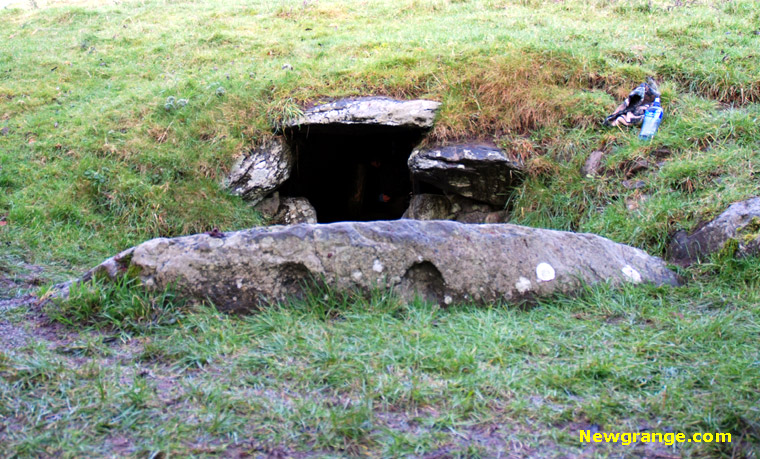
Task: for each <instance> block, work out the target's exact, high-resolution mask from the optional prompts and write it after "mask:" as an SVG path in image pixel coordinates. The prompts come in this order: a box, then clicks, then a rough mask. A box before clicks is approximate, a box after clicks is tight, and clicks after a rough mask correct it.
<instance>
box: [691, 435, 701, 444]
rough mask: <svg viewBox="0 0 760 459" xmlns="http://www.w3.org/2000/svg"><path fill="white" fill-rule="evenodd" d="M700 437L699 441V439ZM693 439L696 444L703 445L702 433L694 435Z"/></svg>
mask: <svg viewBox="0 0 760 459" xmlns="http://www.w3.org/2000/svg"><path fill="white" fill-rule="evenodd" d="M697 437H699V439H697ZM692 439H693V440H694V443H702V434H701V433H695V434H694V435H692Z"/></svg>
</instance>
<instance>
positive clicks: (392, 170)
mask: <svg viewBox="0 0 760 459" xmlns="http://www.w3.org/2000/svg"><path fill="white" fill-rule="evenodd" d="M285 134H286V138H287V139H288V140H287V142H288V144H289V147H290V150H291V152H293V156H294V165H293V169H292V171H291V174H290V178H289V179H288V180H287V181H286V182H285V183H284V184H283V185H282V187H281V188H280V193H281V195H284V196H303V197H305V198H306V199H308V200H309V202H310V203H311V204H312V205H313V206H314V209H315V210H316V213H317V221H318V222H319V223H330V222H336V221H370V220H396V219H398V218H401V216H402V215H403V214H404V211H405V210H406V209H407V208H408V207H409V201H410V198H411V193H412V180H411V177H410V174H409V168H408V166H407V161H408V159H409V155H410V153H411V152H412V150H413V149H414V147H415V146H416V145H417V144H418V143H419V142H420V141H421V140H422V137H423V135H424V134H425V131H423V130H422V129H414V128H410V127H406V126H403V127H401V126H379V125H323V126H308V127H294V128H290V129H288V130H287V131H286V132H285Z"/></svg>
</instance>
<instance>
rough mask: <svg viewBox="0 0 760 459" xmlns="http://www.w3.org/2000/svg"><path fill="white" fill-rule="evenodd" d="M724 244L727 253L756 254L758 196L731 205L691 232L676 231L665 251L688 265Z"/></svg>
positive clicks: (759, 236)
mask: <svg viewBox="0 0 760 459" xmlns="http://www.w3.org/2000/svg"><path fill="white" fill-rule="evenodd" d="M728 244H731V245H732V246H731V247H728V249H730V250H731V254H730V255H736V256H740V257H741V256H747V255H757V254H760V197H755V198H751V199H747V200H746V201H741V202H736V203H734V204H731V205H730V206H729V207H728V209H726V210H725V211H724V212H723V213H722V214H720V215H718V217H717V218H715V220H713V221H711V222H710V223H708V224H706V225H704V226H703V227H702V228H700V229H698V230H697V231H695V232H694V233H692V234H687V233H686V232H685V231H679V232H677V233H676V234H675V235H674V236H673V240H672V241H671V243H670V247H669V250H668V251H669V255H670V258H671V259H672V260H673V261H675V262H676V263H679V264H683V265H688V264H691V263H694V262H696V261H698V260H704V259H706V258H707V257H708V256H710V255H711V254H713V253H715V252H719V251H721V250H724V249H727V245H728Z"/></svg>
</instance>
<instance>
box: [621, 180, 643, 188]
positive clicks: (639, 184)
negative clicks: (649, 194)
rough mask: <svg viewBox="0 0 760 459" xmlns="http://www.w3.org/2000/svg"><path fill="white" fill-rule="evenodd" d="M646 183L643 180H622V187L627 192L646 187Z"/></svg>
mask: <svg viewBox="0 0 760 459" xmlns="http://www.w3.org/2000/svg"><path fill="white" fill-rule="evenodd" d="M646 185H647V184H646V182H644V181H643V180H623V186H624V187H626V188H628V189H629V190H638V189H640V188H644V187H645V186H646Z"/></svg>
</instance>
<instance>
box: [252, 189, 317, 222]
mask: <svg viewBox="0 0 760 459" xmlns="http://www.w3.org/2000/svg"><path fill="white" fill-rule="evenodd" d="M255 209H256V210H258V211H259V212H260V213H261V215H262V216H263V217H264V218H266V219H268V223H269V224H271V225H293V224H296V223H317V211H316V209H314V206H312V205H311V203H310V202H309V200H308V199H306V198H301V197H295V198H281V197H280V193H279V192H277V191H275V192H274V193H272V194H271V195H269V196H267V197H266V198H264V199H263V200H262V201H261V202H260V203H259V204H258V205H256V206H255Z"/></svg>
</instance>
